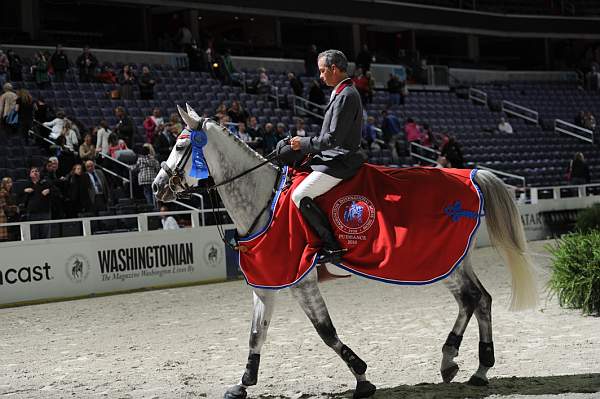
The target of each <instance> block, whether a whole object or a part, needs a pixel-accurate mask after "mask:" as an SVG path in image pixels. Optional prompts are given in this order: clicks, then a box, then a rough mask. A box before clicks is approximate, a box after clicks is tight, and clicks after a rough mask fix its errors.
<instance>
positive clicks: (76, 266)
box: [71, 258, 83, 280]
mask: <svg viewBox="0 0 600 399" xmlns="http://www.w3.org/2000/svg"><path fill="white" fill-rule="evenodd" d="M71 275H72V276H73V278H74V279H75V280H79V279H80V278H81V277H82V276H83V262H82V261H81V260H80V259H79V258H75V261H74V262H73V267H72V268H71Z"/></svg>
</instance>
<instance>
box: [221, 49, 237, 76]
mask: <svg viewBox="0 0 600 399" xmlns="http://www.w3.org/2000/svg"><path fill="white" fill-rule="evenodd" d="M222 61H223V68H222V70H223V75H224V78H225V84H228V85H229V84H232V83H233V74H234V73H236V72H237V71H236V69H235V66H234V65H233V60H232V59H231V49H227V50H225V54H224V55H223V57H222ZM236 83H239V82H236Z"/></svg>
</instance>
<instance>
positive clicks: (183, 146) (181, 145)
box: [175, 143, 186, 151]
mask: <svg viewBox="0 0 600 399" xmlns="http://www.w3.org/2000/svg"><path fill="white" fill-rule="evenodd" d="M185 147H186V145H185V143H180V144H177V145H176V146H175V149H176V150H177V151H183V150H184V149H185Z"/></svg>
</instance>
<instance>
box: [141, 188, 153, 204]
mask: <svg viewBox="0 0 600 399" xmlns="http://www.w3.org/2000/svg"><path fill="white" fill-rule="evenodd" d="M142 189H143V190H144V197H146V203H147V204H148V205H152V206H154V207H156V203H155V202H154V201H155V199H154V193H153V192H152V185H151V184H142Z"/></svg>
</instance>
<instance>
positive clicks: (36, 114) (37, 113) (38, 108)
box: [33, 97, 50, 123]
mask: <svg viewBox="0 0 600 399" xmlns="http://www.w3.org/2000/svg"><path fill="white" fill-rule="evenodd" d="M49 115H50V107H49V106H48V104H46V101H45V100H44V98H43V97H38V98H37V100H35V101H34V102H33V118H34V119H35V120H36V121H38V122H40V123H44V122H48V120H49V119H50V118H49Z"/></svg>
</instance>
